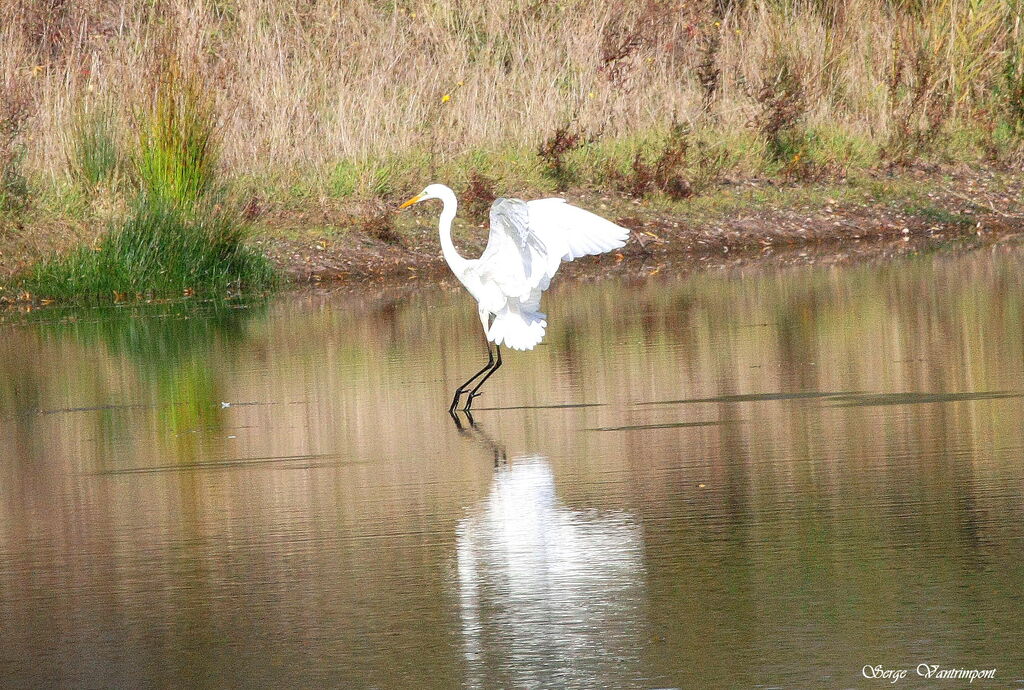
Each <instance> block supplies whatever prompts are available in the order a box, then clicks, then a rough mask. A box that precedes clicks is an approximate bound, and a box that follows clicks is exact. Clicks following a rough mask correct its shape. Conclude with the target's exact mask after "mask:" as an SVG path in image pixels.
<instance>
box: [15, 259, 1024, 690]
mask: <svg viewBox="0 0 1024 690" xmlns="http://www.w3.org/2000/svg"><path fill="white" fill-rule="evenodd" d="M1022 275H1024V254H1021V253H1014V252H1013V251H994V252H993V251H985V252H976V253H972V254H968V255H965V256H950V255H946V256H938V257H934V256H933V257H924V258H914V259H909V260H905V261H901V262H899V263H893V264H888V265H884V266H861V267H854V268H832V269H813V268H808V269H795V270H793V269H791V270H787V271H784V272H778V273H773V272H763V271H762V272H750V273H747V274H744V273H742V272H737V273H728V274H727V273H710V274H702V275H697V276H691V277H676V278H667V277H664V276H661V275H658V276H655V277H651V278H647V279H644V280H636V279H614V278H613V279H608V280H604V281H601V282H587V283H576V284H573V283H570V282H566V283H564V284H562V285H560V286H559V288H558V289H556V290H555V291H554V292H553V294H551V295H550V296H549V297H548V298H547V302H546V307H547V311H548V313H549V315H550V321H551V327H550V330H549V337H548V339H547V341H546V344H545V345H543V346H541V347H539V348H538V349H537V350H536V351H534V352H532V353H526V354H519V353H512V354H510V355H509V356H508V357H507V358H506V364H505V367H504V368H503V369H502V370H501V371H500V372H499V373H498V374H497V375H496V376H495V377H494V378H493V379H492V380H491V383H489V385H488V388H487V392H486V394H485V396H484V397H482V398H480V399H479V400H478V401H477V405H478V407H479V408H480V409H479V410H478V412H477V414H476V416H475V422H476V424H477V425H476V426H475V427H474V426H471V425H470V424H469V422H468V420H466V419H465V418H463V419H462V420H461V422H462V428H461V429H460V428H459V427H457V426H456V425H455V424H454V423H453V422H452V420H451V419H450V418H449V417H448V416H447V414H446V408H447V404H448V400H449V396H450V392H451V390H452V389H453V388H454V386H455V385H456V384H457V383H458V382H459V381H460V380H462V379H463V378H465V377H466V376H467V375H468V374H469V373H471V372H472V371H475V369H477V368H479V366H480V365H481V364H482V361H483V358H484V351H483V345H482V342H481V336H480V333H479V322H478V320H477V317H476V313H475V305H474V304H473V303H472V301H471V300H470V298H469V297H468V296H467V295H465V294H464V293H462V292H460V291H456V290H452V289H443V288H423V287H420V288H416V289H406V290H401V291H394V292H344V291H343V292H335V293H329V294H323V295H300V296H295V295H290V296H289V295H285V296H282V297H279V298H275V299H273V300H272V301H270V302H269V303H266V304H258V305H236V306H233V307H219V308H218V307H211V306H205V307H202V306H201V307H198V308H197V307H196V306H194V305H193V306H183V305H163V306H157V307H151V308H146V309H141V308H127V307H126V308H114V309H106V310H94V311H79V312H70V311H51V310H46V311H43V312H37V313H32V314H27V315H22V316H8V317H6V324H5V325H3V326H0V331H2V339H0V457H2V462H0V640H2V642H0V685H2V686H5V687H18V686H36V687H38V686H58V685H59V686H75V687H139V686H151V685H161V686H171V687H180V686H216V687H223V686H263V687H285V686H305V687H322V686H374V687H381V688H385V687H425V686H440V687H452V686H456V685H465V686H470V687H480V688H493V687H666V686H676V687H774V686H778V687H885V686H886V685H887V683H885V682H884V681H869V680H867V679H865V678H864V677H863V676H862V668H863V667H864V666H865V665H876V664H878V665H883V666H885V667H887V668H909V669H914V668H916V666H917V665H918V664H919V663H934V664H941V665H943V666H946V667H960V668H977V669H988V668H996V669H997V674H996V679H995V680H994V681H984V682H982V681H976V682H975V683H974V684H973V685H972V686H970V687H1017V686H1020V685H1022V684H1024V652H1022V649H1024V645H1022V644H1021V633H1022V629H1024V624H1022V620H1024V569H1022V556H1024V524H1022V518H1024V501H1022V496H1024V463H1022V459H1024V433H1022V427H1024V397H1021V396H1022V395H1024V291H1022V287H1021V276H1022ZM907 686H916V687H920V686H921V682H920V681H919V680H917V679H916V678H915V677H914V672H913V670H912V671H911V677H910V678H908V679H907V680H905V681H902V683H901V684H900V685H899V687H907ZM939 686H940V687H967V684H966V682H965V681H961V682H955V681H945V682H943V683H941V685H939Z"/></svg>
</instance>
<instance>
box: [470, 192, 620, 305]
mask: <svg viewBox="0 0 1024 690" xmlns="http://www.w3.org/2000/svg"><path fill="white" fill-rule="evenodd" d="M628 237H629V230H628V229H626V228H624V227H621V226H619V225H616V224H615V223H613V222H611V221H609V220H605V219H604V218H602V217H600V216H598V215H595V214H593V213H591V212H589V211H584V210H583V209H581V208H577V207H576V206H572V205H571V204H567V203H565V199H539V200H537V201H530V202H525V201H521V200H519V199H498V200H496V201H495V202H494V205H493V206H491V231H490V235H489V236H488V238H487V249H485V250H484V253H483V255H482V256H481V257H480V263H481V265H482V268H484V272H485V273H486V274H487V275H488V277H490V278H491V279H492V280H493V281H494V282H495V283H496V284H497V285H498V286H499V287H500V289H501V291H502V292H503V293H504V294H505V295H506V296H508V297H516V298H520V299H527V298H528V297H529V296H530V295H531V293H533V292H534V291H535V290H537V289H540V290H546V289H547V287H548V285H549V284H550V282H551V279H552V278H553V277H554V275H555V273H556V272H557V271H558V267H559V265H560V264H561V262H562V261H572V260H573V259H577V258H579V257H581V256H588V255H591V254H601V253H603V252H607V251H611V250H612V249H618V248H619V247H621V246H623V245H624V244H625V243H626V240H627V239H628Z"/></svg>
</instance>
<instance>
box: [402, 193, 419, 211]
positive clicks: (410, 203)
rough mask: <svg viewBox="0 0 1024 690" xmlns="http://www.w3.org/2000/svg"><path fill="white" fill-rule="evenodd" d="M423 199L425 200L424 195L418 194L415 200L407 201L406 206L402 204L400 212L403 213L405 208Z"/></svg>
mask: <svg viewBox="0 0 1024 690" xmlns="http://www.w3.org/2000/svg"><path fill="white" fill-rule="evenodd" d="M422 198H423V195H422V194H417V195H416V196H414V197H413V198H411V199H409V200H408V201H406V202H405V203H404V204H402V205H401V206H399V207H398V210H399V211H401V210H402V209H403V208H405V207H406V206H412V205H413V204H416V203H419V201H420V200H421V199H422Z"/></svg>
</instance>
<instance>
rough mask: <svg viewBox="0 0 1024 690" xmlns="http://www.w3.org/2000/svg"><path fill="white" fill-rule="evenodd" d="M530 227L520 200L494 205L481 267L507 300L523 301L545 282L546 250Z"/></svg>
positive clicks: (504, 201) (526, 206)
mask: <svg viewBox="0 0 1024 690" xmlns="http://www.w3.org/2000/svg"><path fill="white" fill-rule="evenodd" d="M530 224H531V220H530V209H529V205H528V204H527V203H526V202H525V201H523V200H521V199H496V200H495V201H494V204H492V205H491V231H490V234H489V235H488V237H487V248H486V249H485V250H484V253H483V254H482V255H481V256H480V265H481V267H482V269H483V272H484V273H485V274H486V276H487V278H489V279H490V280H491V281H492V282H493V283H495V284H496V285H497V286H498V288H499V289H500V290H501V292H502V293H503V294H504V295H505V296H506V297H514V298H518V299H522V298H524V297H526V296H528V295H529V294H530V292H531V291H532V290H533V289H534V288H536V287H537V286H538V285H539V284H540V283H541V282H544V281H545V276H544V271H545V269H546V266H547V255H548V251H547V247H546V246H545V245H544V242H543V241H542V240H541V239H540V238H539V237H537V236H536V234H534V233H533V232H532V231H531V229H530ZM544 287H545V288H546V287H547V285H546V284H545V285H544Z"/></svg>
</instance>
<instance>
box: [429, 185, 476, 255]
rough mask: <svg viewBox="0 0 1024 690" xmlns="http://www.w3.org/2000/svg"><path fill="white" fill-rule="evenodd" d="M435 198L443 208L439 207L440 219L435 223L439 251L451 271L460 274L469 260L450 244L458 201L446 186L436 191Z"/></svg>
mask: <svg viewBox="0 0 1024 690" xmlns="http://www.w3.org/2000/svg"><path fill="white" fill-rule="evenodd" d="M437 198H438V199H440V200H441V202H442V203H443V204H444V208H443V209H441V220H439V221H438V223H437V231H438V234H440V236H441V252H442V253H443V254H444V260H445V261H447V262H448V265H449V266H451V268H452V271H453V272H454V273H455V274H456V275H461V274H462V270H463V269H464V268H465V267H466V264H467V263H469V262H468V260H466V259H464V258H463V257H462V256H460V255H459V253H458V252H457V251H455V245H454V244H452V221H453V220H455V212H456V210H457V209H458V206H459V201H458V199H456V198H455V192H453V191H452V190H450V189H448V188H447V187H444V188H443V189H442V190H441V191H440V192H438V194H437Z"/></svg>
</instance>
